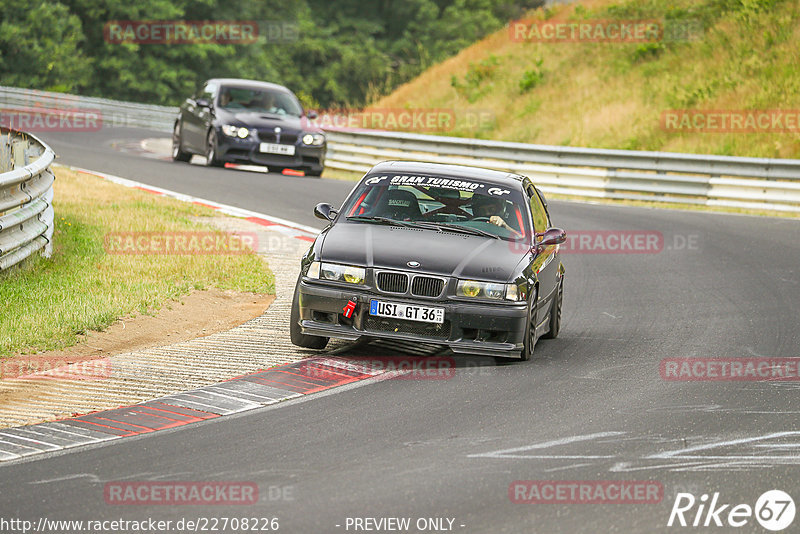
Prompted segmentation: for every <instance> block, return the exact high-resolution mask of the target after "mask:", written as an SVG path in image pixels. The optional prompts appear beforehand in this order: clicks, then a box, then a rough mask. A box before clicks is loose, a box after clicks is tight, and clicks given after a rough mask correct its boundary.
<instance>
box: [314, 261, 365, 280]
mask: <svg viewBox="0 0 800 534" xmlns="http://www.w3.org/2000/svg"><path fill="white" fill-rule="evenodd" d="M365 274H366V269H364V267H357V266H355V265H341V264H339V263H325V262H319V261H314V262H311V265H310V266H309V267H308V272H307V273H306V276H308V277H309V278H316V279H318V280H333V281H335V282H347V283H349V284H363V283H364V277H365Z"/></svg>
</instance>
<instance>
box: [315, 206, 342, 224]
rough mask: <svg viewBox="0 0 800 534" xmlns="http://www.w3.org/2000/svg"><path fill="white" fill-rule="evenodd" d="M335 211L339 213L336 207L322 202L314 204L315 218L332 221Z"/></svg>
mask: <svg viewBox="0 0 800 534" xmlns="http://www.w3.org/2000/svg"><path fill="white" fill-rule="evenodd" d="M337 213H339V211H338V210H337V209H336V208H334V207H333V206H331V205H330V204H326V203H324V202H322V203H320V204H317V205H316V206H314V216H315V217H316V218H317V219H324V220H326V221H332V220H333V219H335V218H336V214H337Z"/></svg>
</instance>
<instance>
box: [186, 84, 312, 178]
mask: <svg viewBox="0 0 800 534" xmlns="http://www.w3.org/2000/svg"><path fill="white" fill-rule="evenodd" d="M314 118H316V113H314V112H309V114H308V115H306V113H305V111H304V110H303V106H301V105H300V102H299V101H298V100H297V97H296V96H295V95H294V93H292V92H291V91H290V90H289V89H287V88H286V87H283V86H282V85H276V84H274V83H267V82H259V81H253V80H238V79H228V78H220V79H213V80H208V81H207V82H205V83H204V84H203V86H202V87H201V88H200V89H199V90H198V91H197V93H196V94H195V95H194V96H193V97H191V98H187V99H186V101H185V102H184V103H183V105H182V106H181V108H180V114H179V115H178V118H177V119H176V120H175V125H174V129H173V133H172V159H173V160H175V161H189V159H191V157H192V154H200V155H202V156H205V157H206V164H207V165H209V166H223V165H224V164H225V163H243V164H256V165H265V166H267V167H268V168H271V169H280V170H282V169H293V170H299V171H303V172H304V174H306V175H309V176H319V175H321V174H322V171H323V168H324V165H325V150H326V145H325V134H323V133H322V131H321V130H320V129H319V128H314V127H312V126H311V125H310V123H309V120H308V119H314Z"/></svg>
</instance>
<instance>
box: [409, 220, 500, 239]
mask: <svg viewBox="0 0 800 534" xmlns="http://www.w3.org/2000/svg"><path fill="white" fill-rule="evenodd" d="M415 224H416V225H417V226H422V227H423V228H431V229H434V228H435V229H438V230H439V231H441V230H442V228H446V229H447V230H452V231H453V232H461V233H462V234H470V235H480V236H484V237H491V238H493V239H500V236H499V235H497V234H493V233H491V232H487V231H486V230H481V229H480V228H472V227H471V226H460V225H458V224H450V223H439V222H437V223H429V222H417V223H415Z"/></svg>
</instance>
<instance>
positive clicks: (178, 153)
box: [172, 121, 192, 163]
mask: <svg viewBox="0 0 800 534" xmlns="http://www.w3.org/2000/svg"><path fill="white" fill-rule="evenodd" d="M190 159H192V155H191V154H190V153H188V152H184V151H183V136H182V135H181V121H175V128H173V129H172V161H182V162H184V163H186V162H187V161H189V160H190Z"/></svg>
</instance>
